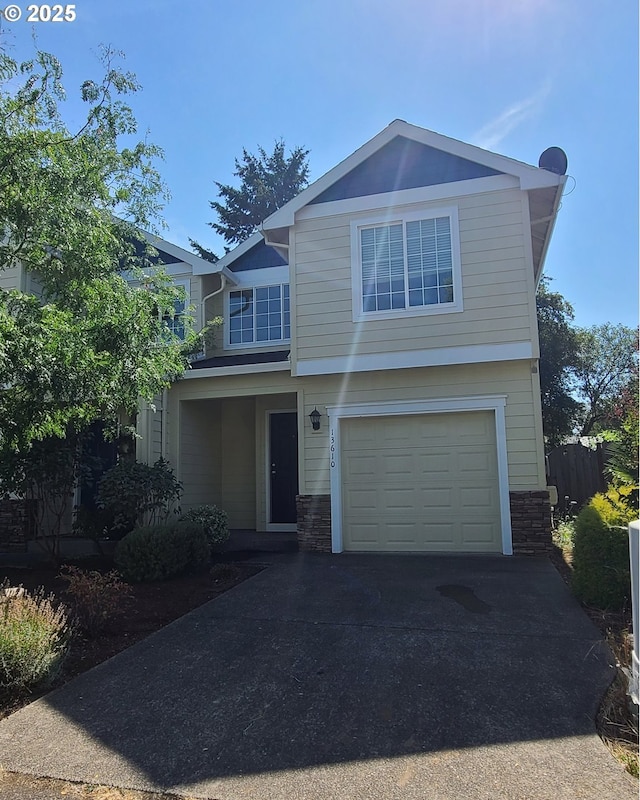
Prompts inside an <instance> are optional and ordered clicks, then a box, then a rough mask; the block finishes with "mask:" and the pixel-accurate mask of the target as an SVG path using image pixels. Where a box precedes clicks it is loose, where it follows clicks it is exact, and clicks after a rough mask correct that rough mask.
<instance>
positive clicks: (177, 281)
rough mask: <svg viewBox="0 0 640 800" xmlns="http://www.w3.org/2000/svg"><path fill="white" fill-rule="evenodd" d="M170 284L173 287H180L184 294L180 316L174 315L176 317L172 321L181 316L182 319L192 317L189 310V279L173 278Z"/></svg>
mask: <svg viewBox="0 0 640 800" xmlns="http://www.w3.org/2000/svg"><path fill="white" fill-rule="evenodd" d="M172 284H173V285H174V286H178V287H180V288H181V289H184V292H185V297H184V311H183V312H182V314H179V315H178V314H176V316H175V317H174V318H173V319H174V320H176V319H177V318H178V317H179V316H182V317H188V316H192V313H191V311H190V310H189V309H190V308H191V279H190V278H174V279H173V280H172Z"/></svg>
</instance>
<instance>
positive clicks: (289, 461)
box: [269, 411, 298, 525]
mask: <svg viewBox="0 0 640 800" xmlns="http://www.w3.org/2000/svg"><path fill="white" fill-rule="evenodd" d="M269 472H270V482H269V498H270V509H269V510H270V513H269V523H270V525H292V524H295V523H296V519H297V517H296V495H297V494H298V416H297V414H296V412H295V411H273V412H271V413H270V414H269Z"/></svg>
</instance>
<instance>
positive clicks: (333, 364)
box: [295, 341, 534, 376]
mask: <svg viewBox="0 0 640 800" xmlns="http://www.w3.org/2000/svg"><path fill="white" fill-rule="evenodd" d="M531 358H534V351H533V345H532V343H531V342H528V341H527V342H508V343H505V344H487V345H484V344H479V345H466V346H463V347H439V348H433V349H431V350H407V351H401V352H397V353H385V354H380V355H378V354H364V355H355V356H344V357H335V358H309V359H303V360H299V361H298V362H297V363H296V365H295V374H296V375H299V376H303V375H334V374H342V373H350V372H375V371H380V370H385V371H386V370H390V369H412V368H415V367H446V366H452V365H457V364H485V363H490V362H492V361H520V360H522V359H531Z"/></svg>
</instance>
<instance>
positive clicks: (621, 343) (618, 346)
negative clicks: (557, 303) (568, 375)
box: [573, 323, 638, 436]
mask: <svg viewBox="0 0 640 800" xmlns="http://www.w3.org/2000/svg"><path fill="white" fill-rule="evenodd" d="M576 337H577V343H578V352H577V359H576V364H575V367H574V370H573V371H574V375H575V382H576V393H577V395H578V397H579V398H580V399H581V400H582V402H583V409H584V410H583V413H582V416H581V420H580V425H581V434H582V436H588V435H589V434H591V433H593V432H594V431H597V430H599V429H602V427H603V423H604V426H606V420H607V418H608V417H610V415H611V411H612V408H614V407H615V406H616V404H618V403H619V401H620V398H621V396H623V394H624V392H625V391H626V390H628V389H629V385H630V382H632V381H635V380H636V379H637V370H638V333H637V331H635V330H634V329H633V328H629V327H627V326H626V325H613V324H611V323H606V324H604V325H594V326H592V327H590V328H579V329H578V330H577V331H576Z"/></svg>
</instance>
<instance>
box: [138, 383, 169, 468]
mask: <svg viewBox="0 0 640 800" xmlns="http://www.w3.org/2000/svg"><path fill="white" fill-rule="evenodd" d="M163 404H164V396H163V395H162V394H158V395H156V396H155V397H154V399H153V403H145V402H141V403H140V407H139V410H138V419H137V425H136V427H137V434H138V437H139V438H138V440H137V442H136V458H137V459H138V461H144V462H145V463H147V464H155V462H156V461H157V460H158V459H159V458H162V456H163V453H164V449H163V436H164V435H165V433H164V431H163V427H164V417H165V410H164V405H163Z"/></svg>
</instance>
